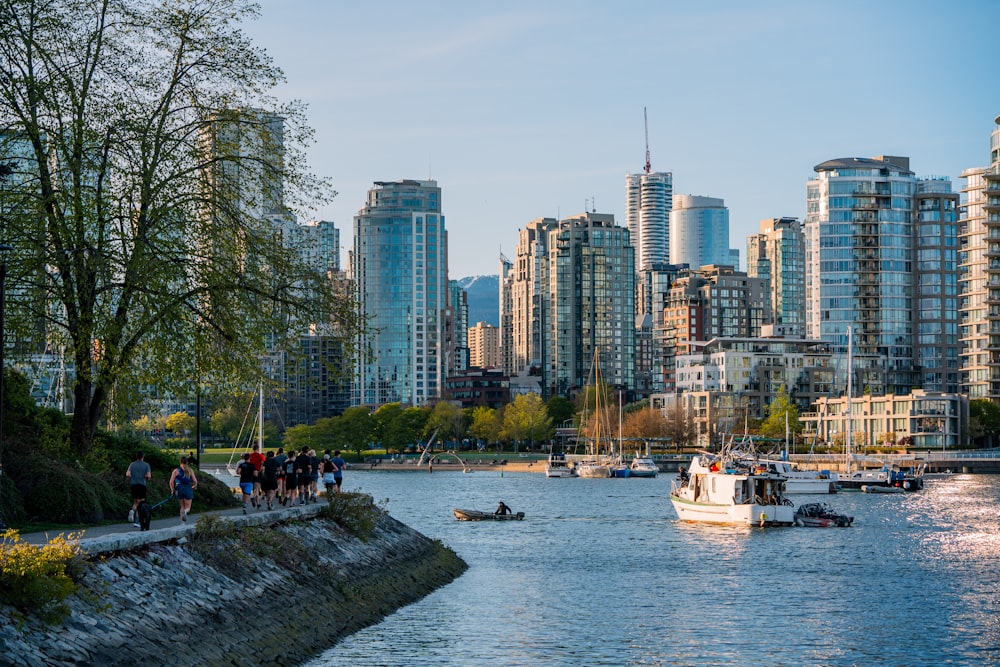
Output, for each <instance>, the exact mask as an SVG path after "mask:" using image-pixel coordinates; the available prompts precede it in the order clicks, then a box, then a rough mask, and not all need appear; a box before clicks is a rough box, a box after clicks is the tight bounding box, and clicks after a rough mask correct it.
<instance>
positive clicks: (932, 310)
mask: <svg viewBox="0 0 1000 667" xmlns="http://www.w3.org/2000/svg"><path fill="white" fill-rule="evenodd" d="M958 201H959V198H958V193H957V192H952V190H951V181H950V180H949V179H947V178H941V177H937V178H924V179H921V180H919V181H918V182H917V191H916V193H914V196H913V208H914V235H915V244H914V246H915V254H916V258H915V259H916V261H915V262H914V267H915V268H916V271H915V272H914V275H913V294H914V299H913V322H914V324H915V326H914V330H915V333H916V336H917V340H916V346H915V347H914V353H915V355H916V356H915V360H914V363H915V371H916V372H917V375H918V377H917V381H916V383H915V385H916V386H918V387H920V388H922V389H923V390H924V391H932V392H944V393H950V394H954V393H958V387H959V382H958V380H959V376H958V351H959V348H960V345H959V342H958Z"/></svg>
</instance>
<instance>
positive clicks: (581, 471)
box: [576, 347, 611, 478]
mask: <svg viewBox="0 0 1000 667" xmlns="http://www.w3.org/2000/svg"><path fill="white" fill-rule="evenodd" d="M590 374H591V377H592V378H593V380H594V381H593V385H592V386H593V387H594V430H593V435H591V436H590V437H589V439H590V452H589V455H590V457H589V458H587V459H586V460H583V461H578V462H577V464H576V475H577V477H591V478H601V477H610V476H611V466H610V461H609V460H608V458H607V457H606V456H602V455H601V438H602V436H605V437H606V436H609V435H610V433H609V430H608V429H606V428H605V425H604V421H605V415H604V413H603V411H602V409H601V365H600V357H599V355H598V352H597V348H596V347H595V348H594V362H593V366H592V367H591V369H590Z"/></svg>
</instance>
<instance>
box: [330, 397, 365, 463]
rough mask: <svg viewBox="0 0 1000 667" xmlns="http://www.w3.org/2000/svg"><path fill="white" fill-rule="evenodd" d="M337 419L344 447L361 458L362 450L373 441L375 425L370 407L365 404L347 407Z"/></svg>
mask: <svg viewBox="0 0 1000 667" xmlns="http://www.w3.org/2000/svg"><path fill="white" fill-rule="evenodd" d="M337 421H338V423H339V429H340V430H339V432H340V438H341V439H342V441H343V443H344V448H345V449H350V450H351V451H353V452H354V453H355V454H356V455H357V456H358V458H361V452H362V451H363V450H365V449H367V448H368V445H369V444H370V443H371V439H372V428H373V426H374V423H373V421H372V416H371V413H370V412H369V411H368V408H366V407H363V406H356V407H353V408H347V409H346V410H344V414H342V415H340V417H338V418H337Z"/></svg>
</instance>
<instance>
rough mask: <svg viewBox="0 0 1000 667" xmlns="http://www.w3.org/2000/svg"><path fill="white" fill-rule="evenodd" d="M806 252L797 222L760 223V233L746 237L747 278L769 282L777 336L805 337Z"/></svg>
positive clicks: (772, 317)
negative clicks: (762, 279)
mask: <svg viewBox="0 0 1000 667" xmlns="http://www.w3.org/2000/svg"><path fill="white" fill-rule="evenodd" d="M805 250H806V248H805V236H804V235H803V233H802V225H801V224H800V223H799V221H798V219H797V218H770V219H768V220H761V222H760V233H759V234H754V235H751V236H749V237H747V275H748V276H752V277H755V278H764V279H765V280H766V281H767V287H766V289H767V291H768V293H769V295H770V303H771V311H772V312H771V316H770V321H771V324H772V325H773V333H775V334H779V335H784V336H789V337H793V338H802V337H803V336H805V334H806V299H805V282H806V265H805Z"/></svg>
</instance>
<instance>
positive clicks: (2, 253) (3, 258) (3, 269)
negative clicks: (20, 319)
mask: <svg viewBox="0 0 1000 667" xmlns="http://www.w3.org/2000/svg"><path fill="white" fill-rule="evenodd" d="M2 166H3V165H0V167H2ZM13 249H14V248H12V247H11V246H9V245H7V244H6V243H0V476H3V353H4V340H5V338H4V321H3V313H4V306H5V300H6V293H5V291H4V283H5V282H6V281H7V253H8V252H10V251H11V250H13ZM6 527H7V525H6V522H5V521H4V519H3V516H2V515H0V528H6Z"/></svg>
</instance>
